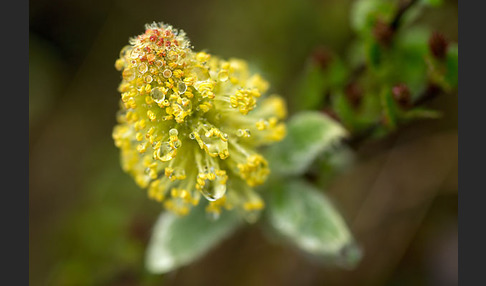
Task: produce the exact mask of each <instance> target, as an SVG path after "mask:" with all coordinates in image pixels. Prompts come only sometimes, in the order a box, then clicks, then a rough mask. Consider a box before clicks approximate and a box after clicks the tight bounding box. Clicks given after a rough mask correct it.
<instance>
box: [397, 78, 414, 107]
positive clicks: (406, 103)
mask: <svg viewBox="0 0 486 286" xmlns="http://www.w3.org/2000/svg"><path fill="white" fill-rule="evenodd" d="M392 93H393V98H395V100H396V102H397V103H398V104H399V105H400V106H401V107H403V108H409V107H410V106H411V103H412V100H411V96H410V90H409V89H408V87H407V86H406V85H405V84H403V83H400V84H397V85H395V86H394V87H393V88H392Z"/></svg>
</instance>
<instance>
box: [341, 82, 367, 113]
mask: <svg viewBox="0 0 486 286" xmlns="http://www.w3.org/2000/svg"><path fill="white" fill-rule="evenodd" d="M344 93H345V94H346V97H347V98H348V100H349V102H350V103H351V105H352V106H353V107H354V108H358V107H359V106H360V105H361V102H362V101H363V90H362V89H361V87H360V86H359V85H358V84H357V83H355V82H353V83H350V84H348V85H346V88H345V89H344Z"/></svg>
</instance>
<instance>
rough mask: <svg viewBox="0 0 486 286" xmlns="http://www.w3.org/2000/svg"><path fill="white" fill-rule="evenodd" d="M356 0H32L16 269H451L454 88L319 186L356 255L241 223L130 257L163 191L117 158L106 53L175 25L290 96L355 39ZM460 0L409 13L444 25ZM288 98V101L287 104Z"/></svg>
mask: <svg viewBox="0 0 486 286" xmlns="http://www.w3.org/2000/svg"><path fill="white" fill-rule="evenodd" d="M352 2H353V1H348V0H346V1H345V0H327V1H296V0H267V1H260V0H235V1H222V0H210V1H194V0H193V1H128V0H120V1H80V0H73V1H61V0H50V1H46V0H35V1H33V0H31V1H30V8H29V10H30V11H29V13H30V16H29V17H30V24H29V25H30V33H29V134H30V136H29V183H30V191H29V219H30V222H29V236H30V237H29V249H30V254H29V256H30V260H29V274H30V284H31V285H456V284H457V273H458V272H457V269H458V266H457V256H458V254H457V201H458V188H457V162H458V159H457V155H458V153H457V146H458V145H457V137H458V135H457V94H449V95H443V96H441V97H438V98H436V99H435V100H434V101H433V102H431V106H432V107H433V108H436V109H438V110H441V111H443V113H444V116H443V118H441V119H438V120H430V121H418V122H415V123H413V124H411V125H408V126H405V127H403V128H402V129H401V130H400V131H399V132H396V133H394V134H392V135H390V136H388V137H386V138H384V139H380V140H376V141H372V142H365V143H363V144H362V145H361V146H359V148H358V150H357V159H356V164H355V165H354V166H353V167H351V168H350V169H348V170H346V171H345V173H344V174H342V175H341V176H340V177H339V178H337V179H336V180H335V181H333V183H332V184H331V186H330V188H329V189H328V190H327V192H328V193H329V196H330V197H331V198H332V200H333V201H334V202H335V204H336V205H337V206H338V208H339V209H340V210H341V211H342V213H343V216H344V217H345V218H346V220H347V221H348V223H349V225H350V227H351V229H352V231H353V233H354V234H355V236H356V238H357V240H358V241H359V243H360V244H361V246H362V247H363V249H364V253H365V256H364V258H363V261H362V263H361V264H360V265H359V266H358V267H357V268H356V269H355V270H343V269H339V268H336V267H332V266H326V265H322V264H320V263H319V262H318V261H315V260H313V259H312V258H310V257H306V255H304V254H302V253H300V252H299V251H298V250H296V249H293V248H290V247H288V246H285V245H282V244H278V243H272V242H271V240H268V239H267V238H266V237H265V232H264V225H256V226H253V227H247V228H244V229H241V230H239V231H238V232H237V233H236V234H235V235H233V236H232V237H231V238H229V239H228V240H226V241H225V242H224V243H223V244H221V245H219V246H218V247H216V248H215V249H213V250H212V251H211V252H210V253H209V254H208V255H206V256H205V257H203V258H202V259H200V260H198V261H197V262H196V263H194V264H191V265H189V266H186V267H183V268H181V269H179V270H177V271H175V272H173V273H170V274H168V275H151V274H149V273H146V271H145V270H144V268H143V254H144V250H145V247H146V243H147V241H148V238H149V235H150V228H151V226H152V225H153V223H154V222H155V220H156V218H157V215H158V214H159V213H160V211H161V206H160V205H159V204H157V203H156V202H154V201H150V200H149V199H148V198H147V196H146V194H145V191H143V190H140V189H139V188H138V187H137V186H136V185H135V183H134V182H133V180H132V179H131V177H130V176H128V175H126V174H124V173H123V172H122V170H121V168H120V163H119V158H118V150H117V149H116V148H115V146H114V144H113V141H112V138H111V132H112V128H113V126H114V124H115V113H116V111H117V109H118V100H119V98H120V95H119V93H118V92H117V86H118V83H119V82H120V80H121V75H120V73H119V72H117V71H116V70H115V68H114V62H115V60H116V59H117V57H118V54H119V51H120V49H121V48H122V47H123V46H124V45H126V44H127V42H128V38H129V37H132V36H135V35H137V34H140V33H142V32H143V31H144V24H145V23H150V22H153V21H157V22H159V21H163V22H165V23H169V24H172V25H173V26H175V27H177V28H180V29H183V30H184V31H186V33H187V34H188V36H189V37H190V39H191V41H192V43H193V45H194V47H195V49H196V50H207V51H208V52H210V53H212V54H215V55H219V56H221V57H224V58H228V57H239V58H243V59H246V60H248V61H249V62H250V63H251V64H252V65H254V66H255V68H257V69H259V70H260V71H261V73H262V75H263V76H264V77H265V78H266V79H268V80H269V81H270V82H271V84H272V87H271V88H272V91H273V92H276V93H279V94H281V95H282V96H284V97H285V98H287V99H288V100H290V101H292V100H296V99H295V98H293V94H295V90H296V88H297V87H298V85H299V81H300V79H301V77H302V75H303V73H304V70H305V66H306V64H307V63H308V62H309V60H310V59H311V58H312V53H313V51H315V50H316V48H318V47H322V46H326V47H328V48H329V49H331V50H333V51H335V52H336V53H337V54H344V53H345V52H346V48H347V47H348V45H349V44H350V42H351V40H352V39H353V33H352V31H351V30H350V24H349V23H350V20H349V12H350V5H351V4H352ZM457 5H458V4H457V1H444V4H443V5H442V6H441V7H439V8H436V9H426V10H425V11H424V12H423V14H422V15H421V16H420V17H419V18H418V19H417V20H416V21H417V22H419V23H424V24H426V25H428V26H429V27H431V28H432V29H433V30H436V31H439V32H441V33H442V34H444V35H445V36H446V37H447V38H448V39H450V40H453V41H457V33H458V31H457V27H458V24H457V23H458V19H457V9H458V8H457ZM290 111H291V112H292V108H291V107H290Z"/></svg>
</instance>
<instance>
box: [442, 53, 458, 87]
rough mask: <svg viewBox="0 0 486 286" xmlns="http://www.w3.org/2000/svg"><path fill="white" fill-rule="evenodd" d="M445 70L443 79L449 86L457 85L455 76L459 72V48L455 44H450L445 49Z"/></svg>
mask: <svg viewBox="0 0 486 286" xmlns="http://www.w3.org/2000/svg"><path fill="white" fill-rule="evenodd" d="M446 65H447V72H446V74H445V80H446V81H447V83H448V84H449V86H450V87H451V88H455V87H457V78H458V72H459V50H458V48H457V44H451V45H450V46H449V49H448V51H447V58H446Z"/></svg>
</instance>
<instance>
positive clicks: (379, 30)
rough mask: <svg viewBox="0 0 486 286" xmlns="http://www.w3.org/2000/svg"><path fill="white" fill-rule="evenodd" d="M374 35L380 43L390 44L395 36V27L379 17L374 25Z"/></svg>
mask: <svg viewBox="0 0 486 286" xmlns="http://www.w3.org/2000/svg"><path fill="white" fill-rule="evenodd" d="M373 35H374V36H375V39H376V40H377V41H378V42H379V43H380V44H382V45H384V46H388V45H389V44H390V43H391V40H392V38H393V29H392V27H390V25H388V24H387V23H385V22H383V21H382V20H380V19H378V20H377V21H376V23H375V26H374V27H373Z"/></svg>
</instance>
